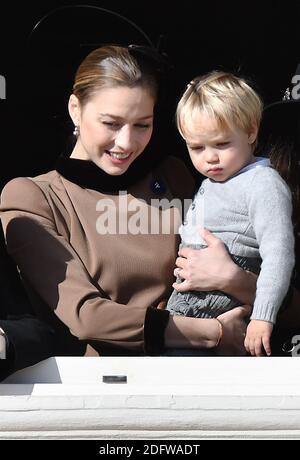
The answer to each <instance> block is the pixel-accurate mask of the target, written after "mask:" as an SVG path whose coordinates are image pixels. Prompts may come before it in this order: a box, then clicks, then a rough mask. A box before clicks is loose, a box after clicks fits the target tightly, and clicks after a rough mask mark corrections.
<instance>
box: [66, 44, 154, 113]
mask: <svg viewBox="0 0 300 460" xmlns="http://www.w3.org/2000/svg"><path fill="white" fill-rule="evenodd" d="M152 67H153V66H152V65H148V64H147V62H146V61H145V60H143V59H137V58H135V57H134V56H133V55H132V54H131V53H130V51H129V49H128V48H125V47H121V46H114V45H108V46H103V47H101V48H97V49H95V50H94V51H92V52H91V53H90V54H89V55H88V56H87V57H86V58H85V59H84V60H83V62H82V63H81V64H80V66H79V67H78V69H77V72H76V75H75V82H74V85H73V94H75V96H76V97H77V98H78V99H79V101H80V103H81V105H82V106H83V105H85V104H86V103H87V102H88V101H89V100H90V98H91V97H93V95H94V94H95V93H96V92H97V91H99V90H100V89H102V88H108V87H109V88H112V87H119V86H127V87H129V88H135V87H137V86H140V87H143V88H145V89H147V90H148V91H149V93H150V94H151V96H153V98H154V100H155V101H156V99H157V96H158V78H157V75H156V74H155V71H154V68H152Z"/></svg>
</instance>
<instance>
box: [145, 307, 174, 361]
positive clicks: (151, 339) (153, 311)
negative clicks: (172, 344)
mask: <svg viewBox="0 0 300 460" xmlns="http://www.w3.org/2000/svg"><path fill="white" fill-rule="evenodd" d="M169 315H170V312H169V311H168V310H159V309H157V308H154V307H149V308H148V309H147V311H146V316H145V324H144V351H145V354H146V355H150V356H157V355H160V354H162V353H163V352H164V350H165V330H166V327H167V324H168V321H169Z"/></svg>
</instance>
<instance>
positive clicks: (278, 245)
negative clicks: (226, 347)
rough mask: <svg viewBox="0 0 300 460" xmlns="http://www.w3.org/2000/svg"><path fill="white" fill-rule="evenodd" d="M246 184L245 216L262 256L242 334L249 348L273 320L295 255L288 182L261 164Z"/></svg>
mask: <svg viewBox="0 0 300 460" xmlns="http://www.w3.org/2000/svg"><path fill="white" fill-rule="evenodd" d="M250 187H251V191H250V193H249V203H248V205H249V217H250V221H251V224H252V226H253V229H254V232H255V235H256V239H257V241H258V244H259V252H260V255H261V258H262V264H261V271H260V274H259V277H258V280H257V293H256V298H255V302H254V306H253V311H252V315H251V318H250V319H251V320H256V321H255V323H253V325H251V323H250V326H249V328H250V329H249V334H248V331H247V338H246V339H247V343H248V344H249V343H251V347H252V349H253V340H254V341H256V340H257V341H260V342H261V344H263V339H262V337H263V336H264V334H266V333H268V334H270V329H271V327H270V326H269V323H271V324H274V323H275V321H276V315H277V312H278V310H279V308H280V306H281V304H282V302H283V300H284V297H285V295H286V293H287V291H288V288H289V285H290V279H291V274H292V270H293V267H294V263H295V256H294V234H293V225H292V220H291V214H292V202H291V193H290V190H289V188H288V186H287V185H286V183H285V182H284V181H283V180H282V179H281V177H280V176H279V174H278V173H277V172H276V171H275V170H273V169H270V168H263V169H260V170H258V173H257V174H256V175H255V177H254V180H253V181H252V184H251V185H250ZM256 323H258V324H256ZM266 331H267V332H266ZM254 336H255V338H254ZM248 341H250V342H248ZM248 346H249V345H248ZM254 348H255V347H254ZM267 348H268V345H267ZM266 351H267V350H266Z"/></svg>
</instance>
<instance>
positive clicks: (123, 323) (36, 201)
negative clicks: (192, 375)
mask: <svg viewBox="0 0 300 460" xmlns="http://www.w3.org/2000/svg"><path fill="white" fill-rule="evenodd" d="M0 211H1V219H2V224H3V228H4V233H5V237H6V244H7V249H8V252H9V253H10V255H11V256H12V257H13V259H14V260H15V262H16V264H17V265H18V267H19V269H20V271H21V273H22V276H23V277H24V279H25V280H26V282H27V283H28V284H29V285H30V287H31V288H32V289H33V290H34V292H35V293H36V294H37V295H38V296H39V297H40V298H41V299H42V301H43V302H44V303H45V304H46V305H48V306H49V308H51V309H52V310H53V311H54V312H55V314H56V315H57V316H58V318H59V319H60V320H61V321H62V322H63V323H64V324H65V325H66V326H67V327H68V328H69V329H70V331H71V333H72V334H73V335H74V336H76V337H78V338H79V339H80V340H93V341H98V342H103V343H105V344H111V345H113V346H114V347H120V348H122V349H128V350H130V351H132V352H142V351H143V350H144V351H146V352H147V353H148V354H159V353H160V352H161V351H162V350H163V347H164V330H165V327H166V324H167V315H166V313H165V312H164V311H163V310H157V311H155V312H153V311H152V310H154V309H153V308H151V307H149V306H145V305H130V306H127V305H124V304H119V303H116V302H114V301H112V300H110V299H108V298H105V293H104V292H101V291H100V288H99V287H98V286H97V285H96V283H94V282H93V280H92V278H91V276H90V274H89V273H88V272H87V269H86V267H85V265H84V264H83V262H82V261H81V259H80V257H79V256H78V254H77V253H76V251H75V250H74V249H73V247H72V246H71V245H70V243H69V241H68V239H67V238H66V236H64V235H61V234H60V233H59V231H58V230H57V228H56V224H55V219H54V216H53V214H52V210H51V208H50V206H49V204H48V201H47V198H46V196H45V194H44V193H43V191H42V190H41V189H40V188H39V187H38V185H37V184H36V183H35V182H34V181H32V180H31V179H26V178H18V179H14V180H12V181H10V182H9V183H8V184H7V185H6V186H5V188H4V189H3V191H2V195H1V208H0ZM147 307H148V310H149V311H150V312H148V313H147ZM155 310H156V309H155ZM146 313H147V314H146ZM145 317H146V324H145ZM155 328H156V333H154V332H153V330H154V329H155ZM151 331H152V332H151ZM157 344H160V346H158V345H157ZM100 347H101V343H100Z"/></svg>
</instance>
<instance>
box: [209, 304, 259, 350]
mask: <svg viewBox="0 0 300 460" xmlns="http://www.w3.org/2000/svg"><path fill="white" fill-rule="evenodd" d="M250 314H251V307H250V305H242V306H240V307H236V308H233V309H232V310H230V311H228V312H226V313H223V314H222V315H220V316H218V320H219V321H220V322H221V324H222V327H223V335H222V338H221V340H220V343H219V345H218V347H217V348H216V349H215V350H216V352H217V354H218V355H220V356H245V355H246V354H247V350H246V348H245V346H244V340H245V336H246V329H247V323H246V319H247V317H249V316H250Z"/></svg>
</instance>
